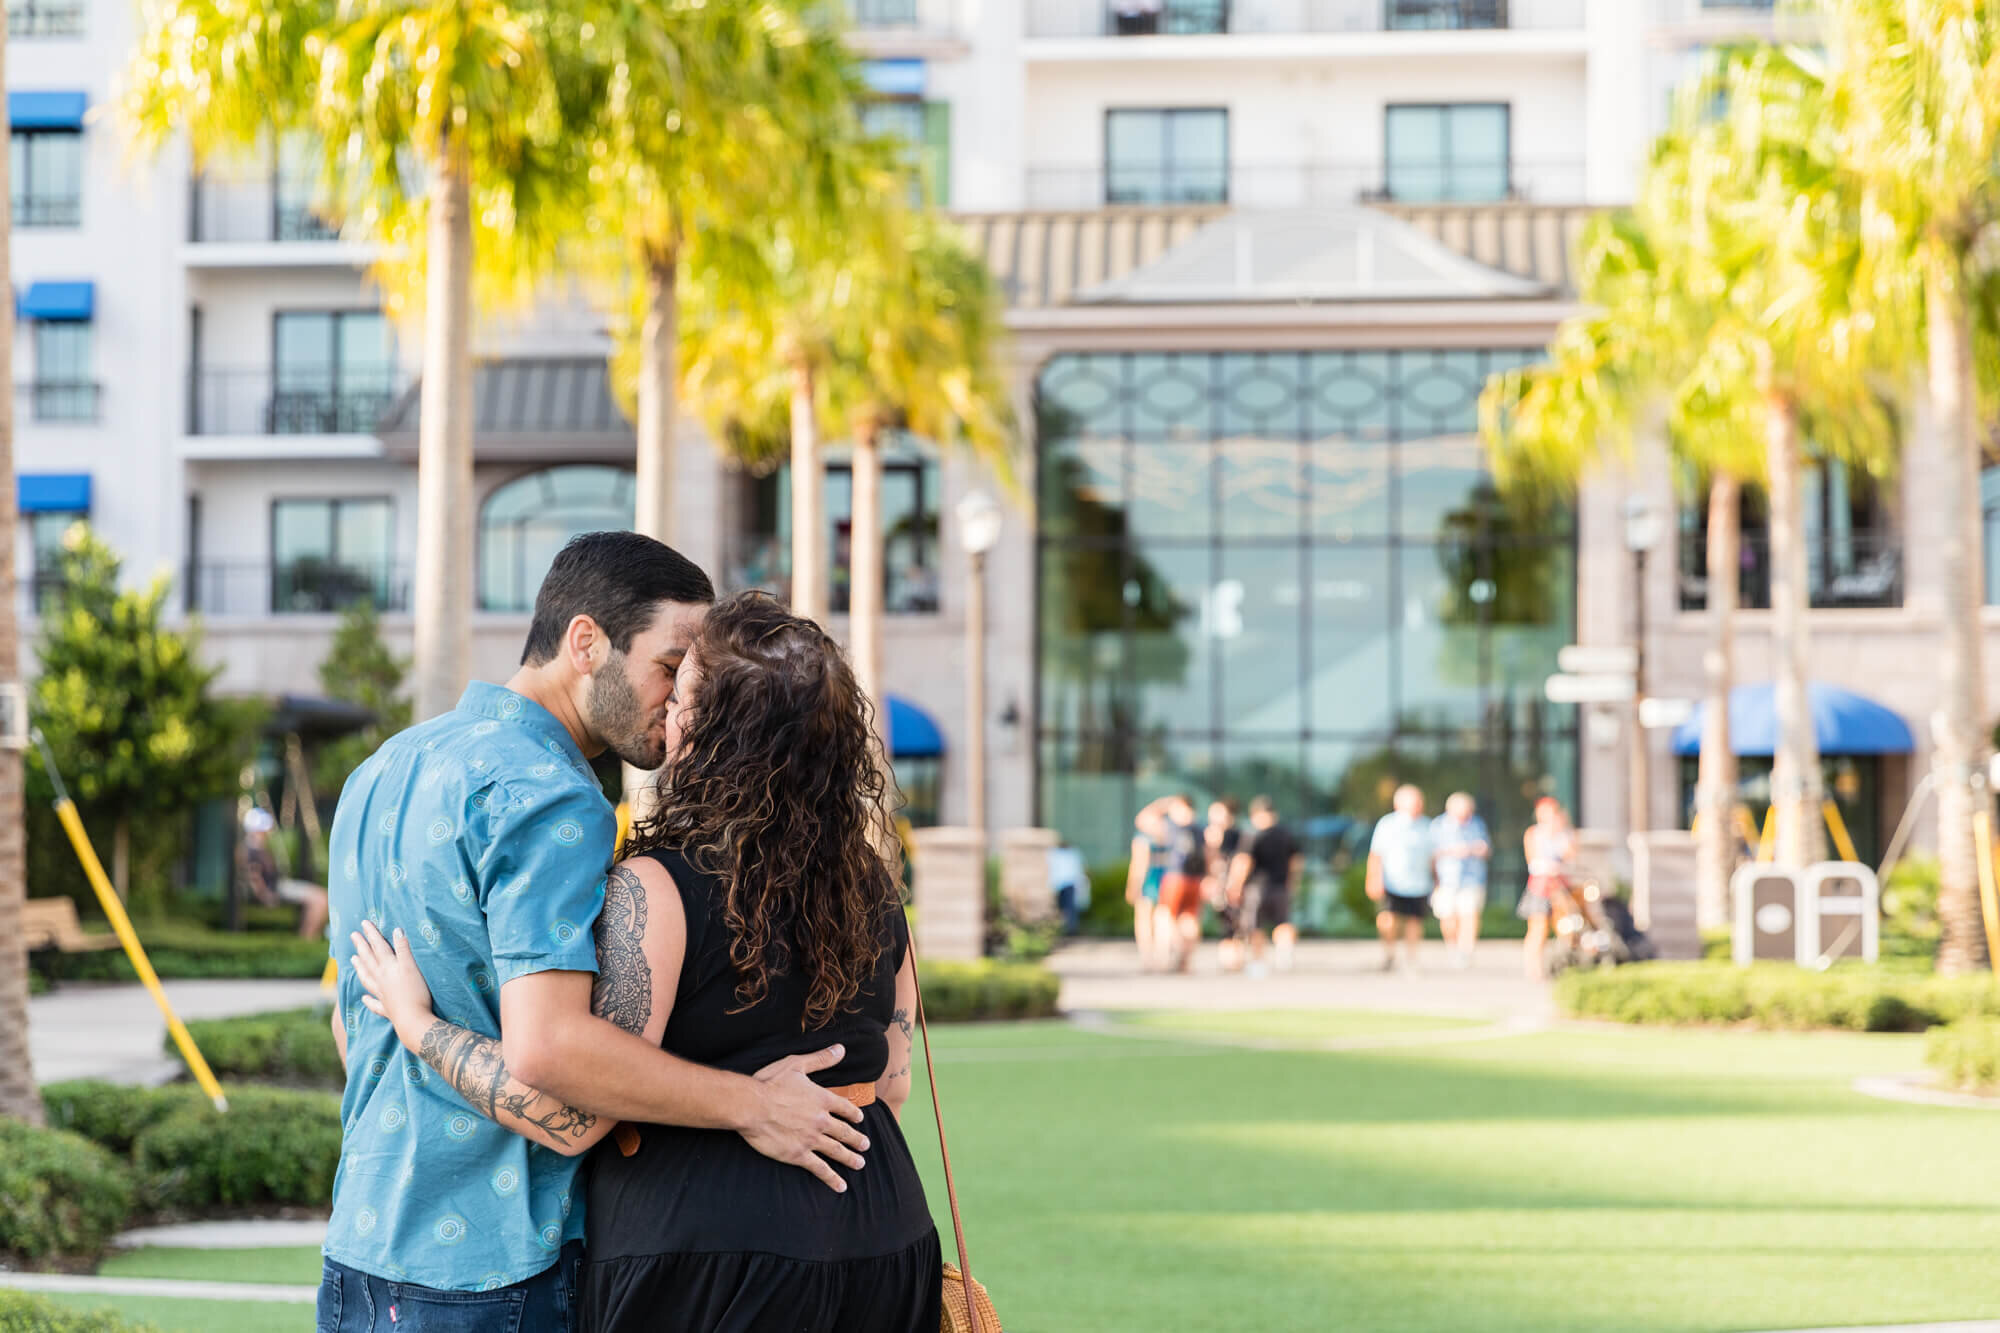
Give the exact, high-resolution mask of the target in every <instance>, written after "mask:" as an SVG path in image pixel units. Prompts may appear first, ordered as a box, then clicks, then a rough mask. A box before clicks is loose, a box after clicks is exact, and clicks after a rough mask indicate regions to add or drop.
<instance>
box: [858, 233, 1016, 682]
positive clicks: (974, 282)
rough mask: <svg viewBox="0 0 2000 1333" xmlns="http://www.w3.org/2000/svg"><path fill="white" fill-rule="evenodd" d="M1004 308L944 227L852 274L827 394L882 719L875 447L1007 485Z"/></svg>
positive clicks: (887, 248) (892, 242)
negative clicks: (965, 452) (927, 448)
mask: <svg viewBox="0 0 2000 1333" xmlns="http://www.w3.org/2000/svg"><path fill="white" fill-rule="evenodd" d="M1001 311H1002V303H1001V299H1000V294H999V290H998V288H997V286H996V285H995V284H994V282H993V277H992V275H991V274H990V273H989V272H988V271H987V269H986V265H985V263H984V262H983V261H982V260H981V259H980V258H979V257H978V256H977V255H975V254H974V253H973V252H972V251H971V250H970V249H968V248H967V247H966V245H965V243H964V242H963V241H962V240H961V239H960V238H959V236H958V234H957V233H956V232H954V231H952V230H951V228H950V224H949V223H947V222H945V221H944V220H943V219H942V218H940V217H938V216H936V215H933V214H931V213H929V212H919V213H916V214H914V215H912V217H911V219H910V226H909V228H908V230H907V231H906V232H905V233H904V234H903V235H902V236H901V237H895V236H891V237H890V238H889V243H888V244H886V245H884V246H882V247H881V248H880V249H879V250H878V251H877V252H876V253H874V254H872V255H869V256H865V257H864V258H863V259H862V260H861V261H860V262H859V263H858V266H857V273H856V277H855V281H854V283H853V287H852V291H851V293H850V298H849V301H848V304H847V305H846V307H845V309H844V310H843V311H842V312H841V319H840V323H839V325H838V327H837V328H835V329H834V330H833V336H832V339H831V352H830V356H829V360H828V363H827V373H826V387H825V390H824V392H825V393H826V396H827V401H828V403H829V404H830V406H831V407H832V409H833V412H834V415H835V416H836V417H837V418H838V419H841V420H844V421H846V422H847V424H848V427H849V429H850V430H851V432H852V438H853V446H854V456H853V469H854V470H853V496H854V502H853V513H852V524H851V530H852V534H853V535H852V538H851V541H850V552H851V554H850V556H849V571H848V573H849V579H848V583H849V587H850V588H851V589H852V591H851V593H850V595H849V603H848V617H849V618H848V642H849V648H850V651H851V652H852V654H853V658H854V674H855V678H856V679H857V680H858V681H859V682H860V684H861V687H862V689H863V690H865V691H866V693H867V695H868V697H869V698H870V699H872V700H873V701H874V702H875V704H876V708H877V717H878V719H880V718H883V717H885V716H886V714H885V713H884V712H883V710H882V693H881V687H882V615H883V597H884V593H885V592H886V590H887V581H886V577H885V572H884V569H883V534H882V518H881V514H882V438H883V436H884V434H886V433H887V432H889V431H891V430H897V429H901V430H907V431H910V432H912V433H914V434H916V435H919V436H922V437H924V438H927V439H931V440H936V441H938V442H940V443H946V444H950V443H957V444H962V445H965V446H967V447H969V448H970V449H971V450H972V451H973V452H974V454H975V455H976V456H978V457H980V458H983V459H984V460H986V461H987V462H988V463H989V464H991V465H993V466H994V467H995V468H996V469H998V470H999V471H1000V472H1001V473H1002V475H1003V477H1004V478H1006V479H1008V480H1011V478H1012V476H1013V471H1012V465H1011V454H1010V450H1011V448H1012V442H1013V427H1012V419H1013V413H1012V409H1011V407H1010V405H1009V402H1008V397H1007V390H1006V386H1005V384H1004V382H1003V381H1002V378H1001V375H1000V366H999V354H1000V341H1001Z"/></svg>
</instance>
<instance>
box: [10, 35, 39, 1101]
mask: <svg viewBox="0 0 2000 1333" xmlns="http://www.w3.org/2000/svg"><path fill="white" fill-rule="evenodd" d="M5 27H6V25H5V24H0V94H4V93H5V92H6V88H5V86H4V85H5V83H6V77H5V71H6V68H7V35H6V32H5V31H4V29H5ZM7 171H8V164H7V163H6V162H4V161H0V187H5V188H11V187H10V186H9V182H8V180H7ZM8 229H9V224H8V219H7V217H6V216H5V215H4V214H0V291H11V290H13V289H12V287H11V286H10V285H9V284H10V282H11V281H12V276H11V275H10V274H9V272H8V262H7V259H8ZM13 364H14V308H13V305H12V303H11V302H10V303H8V305H7V308H6V309H5V310H4V311H0V366H11V365H13ZM13 478H14V406H13V399H12V397H11V396H10V397H9V398H8V399H7V401H6V402H4V403H0V489H4V493H0V688H6V687H10V686H17V685H19V684H20V683H21V627H20V624H19V622H18V621H16V620H15V616H16V615H17V614H18V613H19V610H20V606H21V596H20V581H19V575H18V571H17V570H16V569H15V567H14V529H15V526H16V524H15V515H14V480H13ZM27 822H28V820H27V804H26V798H25V796H24V794H23V791H22V784H21V752H20V751H19V750H14V749H9V748H8V747H7V746H4V745H0V1116H5V1117H8V1118H10V1119H14V1120H25V1121H27V1122H28V1123H29V1124H31V1125H39V1124H41V1123H42V1098H41V1094H40V1093H39V1092H38V1091H36V1088H35V1068H34V1061H33V1059H32V1058H31V1056H30V1052H29V1046H28V951H27V948H26V947H25V946H26V941H25V939H24V937H23V936H22V933H21V904H22V903H23V902H25V901H26V900H27V897H28V863H27V832H26V829H25V827H24V826H25V825H26V824H27Z"/></svg>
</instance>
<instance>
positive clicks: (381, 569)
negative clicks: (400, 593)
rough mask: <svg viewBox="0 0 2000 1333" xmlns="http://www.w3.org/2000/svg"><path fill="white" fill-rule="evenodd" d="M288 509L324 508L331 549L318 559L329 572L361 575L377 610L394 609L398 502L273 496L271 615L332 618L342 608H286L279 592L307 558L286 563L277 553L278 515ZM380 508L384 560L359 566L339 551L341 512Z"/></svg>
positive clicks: (377, 497) (385, 497)
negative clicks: (291, 571) (289, 572)
mask: <svg viewBox="0 0 2000 1333" xmlns="http://www.w3.org/2000/svg"><path fill="white" fill-rule="evenodd" d="M287 505H317V506H324V507H325V508H326V510H327V511H328V521H327V533H328V545H329V547H330V548H331V549H330V550H328V551H327V552H326V553H325V554H324V555H322V556H320V557H319V558H320V559H321V560H322V561H323V562H324V564H325V565H326V567H327V568H328V569H329V570H335V569H348V570H354V571H357V572H359V573H360V574H361V575H362V576H363V577H364V579H365V580H366V581H367V582H368V583H369V585H370V589H371V591H372V592H373V593H374V594H375V603H376V610H378V611H387V610H391V609H394V607H395V603H396V602H397V600H398V598H397V597H396V589H395V587H394V586H393V585H394V583H395V571H396V498H395V496H393V495H389V494H386V493H384V494H341V495H274V496H272V497H271V500H270V509H269V511H268V513H269V517H268V525H267V532H266V535H267V538H268V540H269V548H268V549H269V550H270V553H271V557H270V558H271V587H270V614H272V615H313V614H332V613H335V612H338V611H340V610H341V609H342V608H340V607H337V606H336V607H330V608H307V609H304V610H301V609H299V608H297V607H294V606H290V605H286V604H285V599H284V598H281V597H280V596H279V592H280V589H281V588H283V587H285V586H286V585H287V580H286V577H285V574H286V571H287V570H288V569H289V568H291V567H292V566H293V565H296V564H297V563H298V562H299V561H300V560H303V559H308V558H311V557H307V556H294V557H292V558H291V559H290V560H286V559H285V558H284V557H283V556H281V555H280V553H279V549H278V514H279V511H280V510H282V509H283V508H285V507H286V506H287ZM362 505H380V506H382V510H383V517H384V523H383V538H384V540H383V546H384V550H383V551H382V553H381V556H380V557H379V558H378V559H377V560H375V561H372V562H370V563H368V564H359V563H356V562H354V561H352V560H350V559H348V558H347V557H346V556H345V555H344V554H343V553H342V552H341V550H340V511H341V509H342V508H344V507H347V506H362Z"/></svg>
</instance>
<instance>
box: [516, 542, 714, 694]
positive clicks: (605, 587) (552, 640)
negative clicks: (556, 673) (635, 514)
mask: <svg viewBox="0 0 2000 1333" xmlns="http://www.w3.org/2000/svg"><path fill="white" fill-rule="evenodd" d="M714 600H715V585H714V584H712V583H710V582H709V581H708V575H706V574H704V573H702V572H701V567H700V566H698V565H696V564H695V563H694V561H692V560H690V559H688V558H687V557H686V556H684V555H682V554H681V553H680V552H679V551H676V550H675V549H674V548H673V547H671V546H668V545H666V544H665V543H664V542H657V541H654V540H653V539H652V538H651V537H646V536H642V535H641V534H639V533H636V532H586V533H584V534H583V535H582V536H580V537H573V538H571V539H570V543H569V545H567V546H565V547H563V548H562V550H561V551H560V552H558V553H557V555H556V559H555V563H554V564H552V565H550V566H549V573H548V577H546V578H544V579H543V580H542V590H541V591H540V592H538V593H536V594H535V619H534V623H532V624H531V625H529V626H528V644H527V647H525V648H523V649H522V650H521V665H523V666H540V665H542V664H543V663H544V662H547V661H549V660H551V659H552V658H554V657H555V655H556V654H557V653H559V652H561V651H562V641H563V634H564V632H565V631H567V630H568V629H569V623H570V621H572V620H575V619H576V618H577V617H578V616H589V617H590V618H591V619H592V620H594V621H596V622H597V627H598V628H599V629H601V630H603V631H604V633H605V636H606V637H608V638H609V639H610V640H611V646H612V647H613V648H616V649H617V650H618V651H619V652H621V653H623V652H629V651H630V650H631V647H632V636H633V635H635V634H637V633H638V632H639V631H640V630H643V629H645V628H646V627H647V626H648V625H650V624H652V623H653V618H654V617H655V616H657V615H659V613H660V603H662V602H682V603H685V604H687V605H690V606H701V605H703V604H705V603H708V602H713V601H714Z"/></svg>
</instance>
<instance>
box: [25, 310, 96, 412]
mask: <svg viewBox="0 0 2000 1333" xmlns="http://www.w3.org/2000/svg"><path fill="white" fill-rule="evenodd" d="M33 327H34V339H35V378H34V382H33V383H32V384H31V385H30V386H29V391H30V394H31V395H32V398H33V403H32V406H33V411H34V419H35V420H36V421H95V420H97V380H96V378H95V376H94V375H93V373H92V369H91V366H92V357H91V344H92V341H93V340H92V338H91V329H92V325H91V323H90V321H89V320H83V319H62V320H47V319H44V320H37V321H36V322H35V324H34V326H33Z"/></svg>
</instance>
